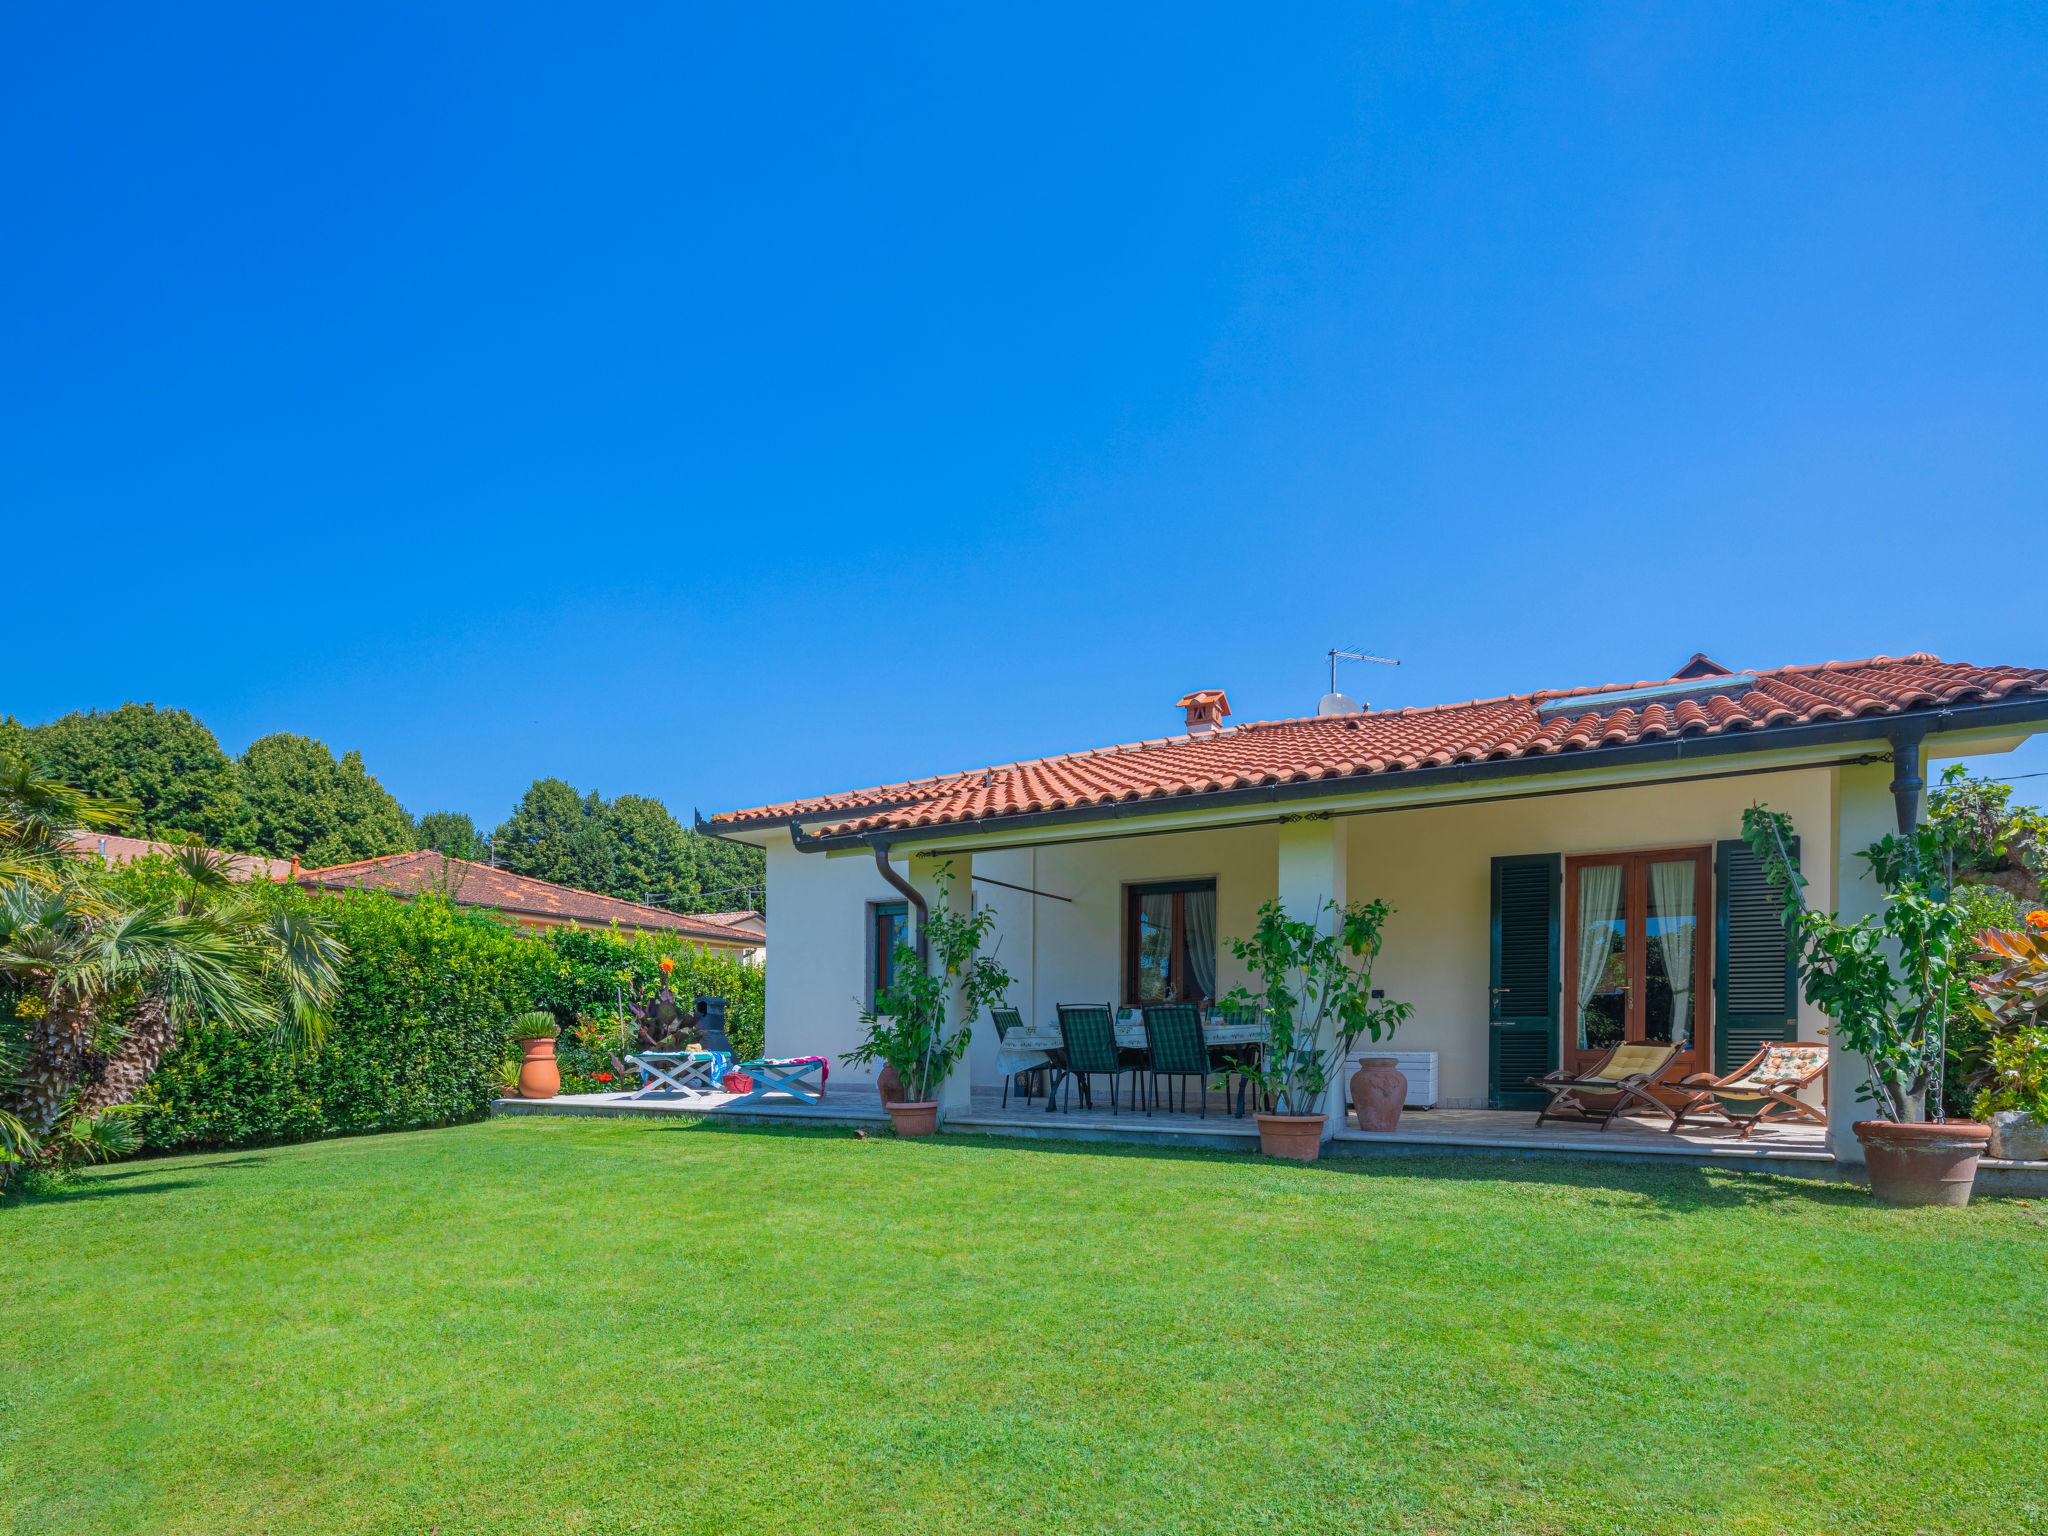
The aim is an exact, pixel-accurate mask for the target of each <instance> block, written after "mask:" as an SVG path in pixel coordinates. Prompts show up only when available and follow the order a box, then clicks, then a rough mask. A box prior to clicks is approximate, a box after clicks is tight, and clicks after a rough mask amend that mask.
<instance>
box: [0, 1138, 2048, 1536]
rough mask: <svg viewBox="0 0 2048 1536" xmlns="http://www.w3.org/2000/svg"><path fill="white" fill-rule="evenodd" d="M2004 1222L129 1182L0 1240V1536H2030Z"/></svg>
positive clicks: (1773, 1198) (696, 1185)
mask: <svg viewBox="0 0 2048 1536" xmlns="http://www.w3.org/2000/svg"><path fill="white" fill-rule="evenodd" d="M2044 1217H2048V1211H2044V1209H2042V1208H2039V1207H2034V1208H2030V1207H2029V1206H2028V1205H2026V1204H2025V1203H2023V1202H2018V1201H1982V1202H1980V1203H1979V1204H1978V1205H1977V1206H1976V1207H1974V1208H1972V1209H1970V1210H1968V1211H1960V1212H1957V1211H1912V1212H1901V1211H1887V1210H1883V1209H1879V1208H1876V1207H1873V1206H1872V1205H1871V1204H1870V1203H1869V1201H1868V1198H1867V1197H1866V1196H1865V1195H1863V1194H1862V1193H1860V1192H1858V1191H1855V1190H1852V1189H1848V1188H1843V1187H1839V1186H1832V1185H1824V1184H1814V1183H1804V1182H1795V1181H1791V1180H1784V1179H1775V1178H1767V1177H1762V1176H1756V1175H1739V1174H1722V1173H1710V1172H1702V1171H1696V1170H1691V1169H1675V1168H1674V1169H1643V1168H1639V1167H1635V1166H1631V1165H1615V1166H1600V1165H1589V1164H1583V1163H1567V1162H1563V1161H1547V1160H1539V1161H1525V1162H1508V1161H1493V1160H1476V1159H1468V1160H1451V1159H1441V1160H1439V1159H1429V1160H1422V1159H1376V1160H1370V1161H1352V1162H1338V1163H1324V1164H1320V1165H1316V1166H1311V1167H1299V1166H1294V1165H1289V1164H1276V1163H1269V1162H1264V1161H1261V1160H1259V1159H1256V1158H1251V1157H1237V1156H1228V1155H1217V1154H1207V1153H1201V1154H1197V1153H1185V1154H1174V1153H1157V1152H1139V1151H1136V1150H1133V1149H1125V1148H1116V1147H1097V1146H1075V1145H1058V1144H1035V1143H1015V1142H997V1141H983V1140H977V1139H966V1138H959V1139H955V1138H944V1139H940V1140H938V1141H931V1142H897V1141H894V1140H891V1139H889V1138H887V1137H877V1138H875V1139H870V1140H865V1141H862V1140H855V1139H854V1138H853V1136H852V1135H851V1133H849V1132H846V1131H835V1132H826V1131H819V1132H815V1133H812V1132H797V1131H792V1132H769V1131H760V1130H754V1131H736V1130H730V1129H725V1130H721V1129H716V1128H711V1127H706V1126H691V1125H683V1124H674V1123H657V1122H649V1121H594V1120H569V1119H554V1120H546V1119H519V1120H502V1121H494V1122H490V1123H487V1124H483V1125H475V1126H468V1127H463V1128H459V1129H455V1130H446V1131H432V1132H426V1133H421V1134H414V1135H404V1136H383V1137H375V1138H369V1139H364V1140H358V1141H344V1142H330V1143H326V1144H322V1145H316V1146H306V1147H291V1148H280V1149H275V1150H268V1151H254V1152H238V1153H218V1154H214V1155H211V1156H199V1157H190V1158H180V1159H175V1160H165V1161H159V1162H148V1163H139V1164H130V1165H127V1166H124V1167H119V1168H115V1169H110V1170H103V1171H100V1172H96V1173H94V1174H91V1175H89V1176H87V1177H86V1178H84V1179H82V1180H81V1181H79V1182H78V1183H77V1184H75V1185H73V1186H71V1188H70V1189H69V1190H67V1191H66V1192H65V1193H64V1194H63V1195H61V1196H59V1197H56V1198H50V1199H44V1200H40V1201H37V1202H33V1203H30V1204H26V1205H16V1206H13V1207H6V1208H0V1296H4V1297H5V1298H6V1312H5V1319H6V1331H5V1335H4V1343H0V1530H4V1531H7V1532H18V1533H35V1536H51V1533H57V1532H73V1531H78V1532H85V1531H90V1532H95V1533H107V1532H129V1531H135V1532H143V1531H146V1532H151V1533H174V1532H193V1533H202V1532H203V1533H208V1536H215V1533H227V1532H241V1531H273V1532H279V1533H287V1532H289V1533H294V1536H297V1533H313V1532H329V1531H349V1532H378V1533H383V1532H393V1531H419V1532H427V1531H439V1532H442V1533H455V1532H485V1531H488V1532H519V1531H534V1532H541V1531H546V1532H556V1531H571V1532H583V1531H590V1532H598V1531H603V1532H610V1531H698V1530H701V1531H873V1532H898V1531H933V1532H938V1531H945V1532H955V1531H1018V1532H1025V1531H1028V1532H1032V1533H1046V1532H1067V1531H1119V1532H1122V1531H1161V1532H1193V1531H1207V1530H1229V1531H1303V1532H1328V1531H1336V1530H1376V1531H1377V1530H1390V1531H1414V1532H1451V1531H1498V1532H1517V1533H1534V1532H1567V1531H1616V1532H1649V1531H1674V1532H1677V1531H1684V1532H1700V1531H1708V1530H1712V1531H1746V1532H1764V1531H1770V1532H1776V1531H1828V1532H1837V1531H1851V1530H1857V1531H1861V1530H1869V1531H1883V1532H1886V1533H1897V1532H1907V1531H1940V1532H1965V1531H1993V1530H1998V1531H2027V1530H2043V1529H2048V1488H2044V1484H2043V1470H2042V1469H2043V1461H2042V1453H2043V1446H2044V1440H2043V1431H2042V1429H2041V1425H2042V1424H2043V1423H2044V1422H2048V1370H2044V1369H2043V1361H2044V1341H2048V1219H2044ZM642 1467H646V1468H649V1469H650V1470H647V1471H644V1472H643V1471H641V1470H638V1469H640V1468H642Z"/></svg>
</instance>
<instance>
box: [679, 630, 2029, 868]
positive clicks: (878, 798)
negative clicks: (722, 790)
mask: <svg viewBox="0 0 2048 1536" xmlns="http://www.w3.org/2000/svg"><path fill="white" fill-rule="evenodd" d="M1700 663H1705V665H1704V666H1701V665H1700ZM1710 669H1711V670H1710ZM1647 690H1654V691H1655V696H1652V697H1647V698H1646V697H1643V696H1642V694H1643V692H1644V691H1647ZM1603 695H1635V696H1634V697H1622V698H1614V699H1611V700H1608V701H1607V702H1605V703H1604V704H1603V702H1602V699H1603ZM2023 695H2044V696H2048V670H2042V669H2039V668H2028V667H1976V666H1970V665H1968V664H1965V663H1961V662H1944V661H1942V660H1941V659H1940V658H1939V657H1936V656H1929V655H1925V654H1919V653H1916V654H1914V655H1910V656H1898V657H1891V656H1875V657H1871V658H1869V659H1868V660H1864V661H1830V662H1825V663H1822V664H1820V665H1817V666H1799V667H1779V668H1776V669H1774V670H1770V671H1759V672H1734V673H1730V672H1726V671H1724V670H1721V669H1720V668H1719V666H1718V664H1717V663H1714V662H1711V661H1708V660H1707V659H1706V658H1705V657H1695V658H1693V660H1692V661H1689V662H1688V663H1687V664H1686V667H1685V668H1684V669H1682V671H1681V673H1680V674H1679V675H1678V676H1677V677H1674V678H1665V679H1658V680H1654V681H1649V682H1638V683H1613V684H1608V685H1605V686H1602V687H1597V688H1568V689H1553V690H1546V691H1544V692H1540V693H1524V694H1513V695H1509V696H1506V697H1503V698H1497V699H1474V700H1472V701H1470V702H1468V703H1463V704H1434V705H1429V706H1427V707H1424V708H1419V709H1387V710H1377V711H1374V712H1371V713H1366V714H1355V715H1322V716H1310V717H1308V718H1305V719H1296V720H1272V721H1263V722H1260V723H1257V724H1249V725H1239V726H1234V727H1231V728H1228V729H1225V730H1220V731H1214V732H1210V733H1209V734H1206V735H1200V736H1174V737H1167V738H1165V739H1162V740H1158V741H1143V742H1133V743H1129V744H1127V745H1123V746H1115V747H1104V748H1100V749H1098V750H1095V751H1092V752H1076V753H1070V754H1068V755H1066V756H1063V757H1048V758H1041V759H1038V760H1037V761H1035V762H1025V763H1008V764H1003V765H1000V766H996V767H990V768H981V769H975V770H973V771H971V772H966V773H952V774H941V775H938V776H936V777H933V778H927V779H914V780H911V781H909V782H907V783H902V784H885V785H881V786H878V787H876V788H873V789H862V790H855V791H853V792H852V793H850V794H843V795H822V796H816V797H813V798H811V799H806V800H792V801H788V802H786V803H784V804H781V805H768V806H760V807H757V808H755V809H752V810H744V811H729V812H726V813H724V814H722V815H719V816H715V817H713V818H712V821H713V822H714V823H715V824H722V825H726V826H732V827H739V826H746V825H762V824H768V823H784V822H788V821H789V820H790V819H791V818H793V817H794V818H800V819H801V820H803V821H806V822H816V821H818V820H819V819H820V818H827V817H833V818H836V819H834V820H832V821H830V822H829V823H827V824H825V825H823V826H814V827H812V829H811V830H812V831H813V832H816V833H820V834H834V833H858V832H875V831H905V830H911V829H915V828H920V827H934V826H945V825H949V824H952V823H956V822H965V821H979V820H984V819H987V818H991V817H1002V816H1015V815H1025V814H1029V813H1033V812H1046V811H1062V810H1070V809H1077V808H1080V807H1084V806H1098V805H1108V804H1112V803H1117V802H1129V801H1137V800H1151V799H1159V800H1167V799H1174V798H1181V797H1187V796H1195V795H1203V794H1210V793H1215V792H1219V791H1224V790H1232V789H1246V788H1252V787H1256V786H1262V785H1278V784H1300V783H1307V782H1309V781H1312V780H1330V781H1336V780H1345V779H1361V778H1368V777H1372V776H1375V775H1381V774H1398V773H1402V772H1407V771H1410V770H1414V769H1420V768H1435V767H1442V766H1445V765H1448V764H1454V763H1478V762H1497V761H1506V760H1511V759H1517V758H1538V757H1550V756H1554V755H1556V754H1560V753H1593V752H1598V751H1600V750H1601V749H1603V748H1612V747H1621V746H1631V745H1635V744H1637V743H1641V742H1653V741H1663V740H1673V739H1678V738H1693V737H1702V738H1704V737H1714V736H1724V735H1733V734H1735V733H1738V732H1741V733H1749V732H1756V733H1759V734H1761V733H1766V732H1770V731H1773V730H1776V729H1778V728H1781V727H1785V726H1793V725H1806V724H1818V723H1820V722H1824V721H1838V720H1850V719H1856V718H1860V717H1866V716H1881V715H1893V714H1898V713H1900V712H1902V711H1905V710H1912V709H1930V708H1940V707H1944V706H1949V705H1958V704H1971V703H1988V702H1992V701H1995V700H1999V699H2005V698H2010V697H2014V696H2023ZM1579 700H1584V707H1583V708H1579V707H1576V702H1577V701H1579Z"/></svg>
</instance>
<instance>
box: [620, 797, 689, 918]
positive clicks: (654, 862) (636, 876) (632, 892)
mask: <svg viewBox="0 0 2048 1536" xmlns="http://www.w3.org/2000/svg"><path fill="white" fill-rule="evenodd" d="M604 817H605V820H606V821H607V822H608V823H609V824H610V828H611V837H610V843H611V851H612V857H613V870H612V878H613V882H614V884H613V888H612V889H611V890H610V891H609V892H607V893H606V894H608V895H613V896H618V897H620V898H622V899H624V900H626V901H644V902H648V903H650V904H652V905H654V906H658V907H673V908H677V909H679V910H680V909H684V908H686V907H687V906H688V904H689V902H690V900H691V898H693V897H694V896H696V895H697V893H698V891H699V890H701V889H702V885H701V882H700V881H699V880H698V878H697V875H698V870H697V867H696V864H695V862H694V861H693V860H692V859H691V857H690V841H689V840H690V834H689V833H687V832H685V831H684V830H683V828H682V824H681V823H680V822H678V821H677V820H676V819H675V817H673V816H671V815H669V813H668V807H667V806H665V805H663V804H662V803H661V802H660V801H659V800H652V799H649V798H648V797H647V796H645V795H621V796H619V798H618V799H616V800H614V801H613V802H612V803H611V804H610V805H609V806H608V807H606V809H605V812H604Z"/></svg>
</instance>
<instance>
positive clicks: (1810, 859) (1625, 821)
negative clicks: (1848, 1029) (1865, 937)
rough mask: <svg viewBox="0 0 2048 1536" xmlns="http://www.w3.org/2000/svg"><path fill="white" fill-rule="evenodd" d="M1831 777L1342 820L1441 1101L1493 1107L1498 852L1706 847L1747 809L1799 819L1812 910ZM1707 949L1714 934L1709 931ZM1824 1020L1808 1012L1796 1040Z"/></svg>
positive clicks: (1714, 782) (1395, 990)
mask: <svg viewBox="0 0 2048 1536" xmlns="http://www.w3.org/2000/svg"><path fill="white" fill-rule="evenodd" d="M1832 777H1833V770H1831V769H1827V768H1813V769H1806V770H1804V771H1800V772H1791V773H1778V774H1772V775H1770V776H1768V777H1745V778H1726V779H1709V780H1704V781H1697V782H1691V783H1665V784H1657V785H1645V786H1642V787H1640V788H1634V789H1613V790H1602V791H1596V792H1589V793H1585V794H1574V795H1558V796H1553V797H1545V798H1535V799H1526V800H1509V801H1500V802H1496V803H1493V804H1481V805H1463V806H1445V807H1442V808H1437V809H1430V810H1414V811H1395V812H1390V813H1389V814H1387V815H1383V816H1360V817H1356V818H1354V819H1352V820H1351V821H1350V822H1349V823H1348V831H1349V836H1350V839H1351V846H1350V849H1349V877H1350V895H1351V898H1352V899H1353V900H1354V901H1357V900H1366V899H1370V898H1372V897H1375V896H1377V897H1382V898H1384V899H1385V900H1387V901H1388V902H1391V903H1392V904H1393V907H1394V909H1395V915H1394V917H1393V919H1392V920H1391V922H1390V923H1389V924H1388V928H1387V945H1386V951H1385V954H1384V955H1383V956H1382V958H1381V961H1380V965H1379V969H1378V971H1377V972H1376V973H1375V980H1376V981H1377V983H1378V984H1379V985H1381V986H1382V987H1384V988H1385V989H1386V991H1387V994H1388V996H1390V997H1396V998H1400V999H1402V1000H1403V1001H1405V1002H1408V1003H1411V1004H1413V1005H1414V1007H1415V1015H1414V1017H1413V1018H1412V1019H1411V1020H1410V1021H1409V1022H1408V1024H1407V1025H1405V1026H1404V1027H1403V1029H1402V1031H1401V1035H1400V1041H1399V1043H1400V1046H1401V1048H1402V1049H1404V1050H1416V1051H1435V1052H1437V1053H1438V1060H1437V1071H1438V1081H1439V1085H1440V1092H1441V1093H1442V1095H1443V1101H1444V1103H1445V1105H1446V1106H1447V1107H1455V1106H1459V1105H1479V1104H1484V1103H1485V1102H1486V1086H1487V1085H1486V1077H1487V1051H1488V1045H1489V1041H1488V1025H1487V1015H1488V1001H1489V1000H1488V996H1487V986H1488V967H1489V951H1490V946H1491V942H1492V941H1491V919H1492V914H1491V884H1490V881H1491V873H1492V867H1493V865H1492V861H1493V860H1494V858H1496V857H1497V856H1501V855H1508V854H1525V853H1562V854H1576V853H1598V852H1607V851H1623V850H1627V849H1631V848H1662V847H1673V846H1681V845H1686V844H1707V843H1712V842H1716V841H1718V840H1720V839H1722V838H1727V837H1735V836H1738V835H1739V834H1740V833H1741V830H1742V812H1743V808H1744V807H1745V806H1748V805H1750V804H1752V803H1753V802H1756V801H1759V800H1761V801H1765V802H1767V803H1769V804H1770V805H1771V806H1772V807H1773V808H1774V809H1777V810H1781V811H1784V812H1786V813H1787V814H1789V815H1790V816H1791V817H1792V820H1793V824H1794V826H1795V827H1797V829H1798V831H1799V835H1800V839H1801V846H1800V862H1801V864H1802V865H1803V866H1804V867H1805V868H1806V869H1807V870H1808V871H1809V873H1810V876H1811V878H1812V880H1813V889H1812V891H1811V892H1810V893H1809V894H1810V896H1811V899H1812V900H1813V901H1814V902H1815V903H1816V904H1817V905H1821V904H1826V903H1828V901H1829V900H1830V899H1831V898H1830V897H1829V894H1828V886H1829V882H1830V872H1831V871H1832V870H1833V867H1834V862H1835V861H1834V855H1833V843H1832V837H1833V818H1832V805H1833V796H1832ZM1702 938H1703V940H1704V941H1706V942H1708V943H1709V944H1711V941H1712V928H1711V924H1708V925H1707V926H1706V927H1705V928H1703V930H1702ZM1820 1022H1821V1020H1820V1018H1819V1016H1818V1014H1814V1013H1812V1012H1811V1010H1805V1011H1803V1012H1802V1014H1801V1019H1800V1026H1801V1028H1800V1033H1801V1036H1802V1037H1803V1038H1807V1039H1813V1038H1815V1036H1814V1034H1813V1033H1812V1031H1813V1030H1815V1029H1817V1028H1818V1026H1819V1024H1820Z"/></svg>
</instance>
